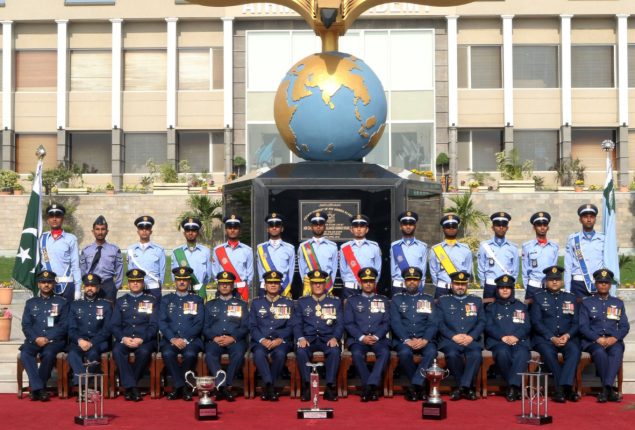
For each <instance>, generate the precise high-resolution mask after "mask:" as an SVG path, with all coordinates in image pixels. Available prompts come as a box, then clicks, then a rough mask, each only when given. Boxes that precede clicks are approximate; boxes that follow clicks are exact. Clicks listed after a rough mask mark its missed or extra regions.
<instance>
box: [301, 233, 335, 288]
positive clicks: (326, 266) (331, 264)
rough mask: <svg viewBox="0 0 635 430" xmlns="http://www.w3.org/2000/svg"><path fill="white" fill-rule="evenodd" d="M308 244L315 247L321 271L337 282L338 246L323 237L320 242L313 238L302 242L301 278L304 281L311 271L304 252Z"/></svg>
mask: <svg viewBox="0 0 635 430" xmlns="http://www.w3.org/2000/svg"><path fill="white" fill-rule="evenodd" d="M307 242H309V243H311V245H313V250H314V251H315V256H316V257H317V260H318V262H319V263H320V270H322V271H324V272H326V273H328V274H329V276H330V277H331V279H333V280H335V275H336V274H337V257H338V254H337V245H336V244H335V242H333V241H331V240H328V239H325V238H323V237H322V238H320V239H319V241H318V240H317V239H316V238H311V239H309V240H307V241H304V242H302V243H301V244H300V246H299V247H298V269H299V271H300V277H301V278H302V279H304V277H305V276H306V275H307V273H309V271H310V269H309V266H307V264H306V259H305V258H304V253H303V252H302V247H303V246H304V244H305V243H307Z"/></svg>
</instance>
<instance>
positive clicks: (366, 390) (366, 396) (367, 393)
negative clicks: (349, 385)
mask: <svg viewBox="0 0 635 430" xmlns="http://www.w3.org/2000/svg"><path fill="white" fill-rule="evenodd" d="M360 400H361V401H362V402H364V403H366V402H367V401H369V400H370V388H369V387H367V386H364V387H362V395H361V396H360Z"/></svg>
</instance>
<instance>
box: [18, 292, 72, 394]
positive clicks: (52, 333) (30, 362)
mask: <svg viewBox="0 0 635 430" xmlns="http://www.w3.org/2000/svg"><path fill="white" fill-rule="evenodd" d="M67 329H68V302H67V301H66V299H65V298H64V297H62V296H51V297H48V298H47V297H33V298H30V299H29V300H27V301H26V304H25V306H24V313H23V314H22V332H23V333H24V336H25V338H26V339H25V340H24V343H23V344H22V346H20V351H22V353H21V354H20V357H21V359H22V363H23V364H24V370H26V374H27V375H28V376H29V385H30V386H31V390H32V391H35V390H41V389H43V388H45V387H46V382H47V381H48V380H49V378H50V377H51V371H52V370H53V366H54V365H55V357H56V356H57V353H58V352H61V351H62V350H64V347H65V346H66V333H67ZM38 337H46V338H47V339H48V340H49V343H47V344H46V345H44V346H37V344H36V343H35V339H36V338H38ZM38 354H40V358H41V362H40V367H39V369H38V366H37V360H36V357H37V355H38Z"/></svg>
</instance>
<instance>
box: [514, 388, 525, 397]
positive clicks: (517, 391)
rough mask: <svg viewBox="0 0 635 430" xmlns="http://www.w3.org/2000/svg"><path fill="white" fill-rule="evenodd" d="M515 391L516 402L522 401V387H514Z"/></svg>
mask: <svg viewBox="0 0 635 430" xmlns="http://www.w3.org/2000/svg"><path fill="white" fill-rule="evenodd" d="M514 388H515V391H516V400H522V399H523V390H522V389H521V388H520V387H516V386H515V387H514Z"/></svg>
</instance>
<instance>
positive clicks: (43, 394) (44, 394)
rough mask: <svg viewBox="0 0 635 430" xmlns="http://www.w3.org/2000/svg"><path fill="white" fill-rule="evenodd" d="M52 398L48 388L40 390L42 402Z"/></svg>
mask: <svg viewBox="0 0 635 430" xmlns="http://www.w3.org/2000/svg"><path fill="white" fill-rule="evenodd" d="M49 400H51V395H50V394H49V393H48V391H46V390H42V391H40V402H48V401H49Z"/></svg>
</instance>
